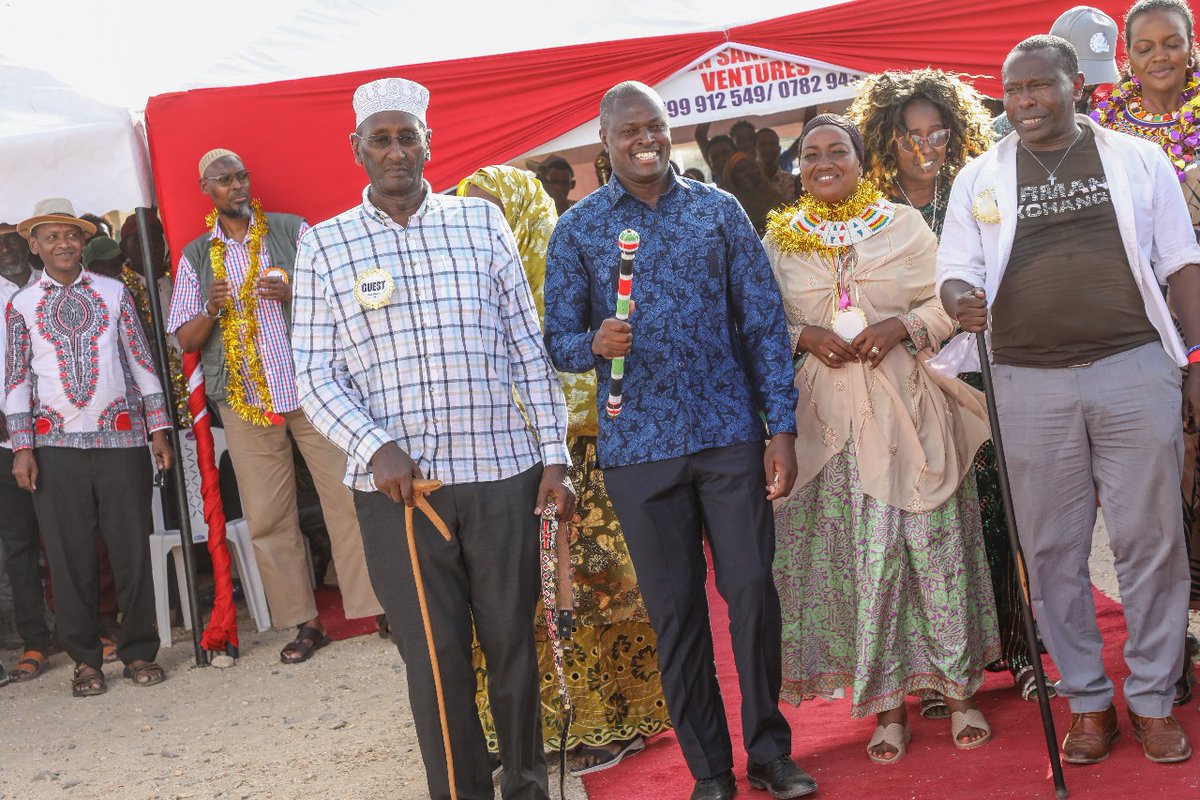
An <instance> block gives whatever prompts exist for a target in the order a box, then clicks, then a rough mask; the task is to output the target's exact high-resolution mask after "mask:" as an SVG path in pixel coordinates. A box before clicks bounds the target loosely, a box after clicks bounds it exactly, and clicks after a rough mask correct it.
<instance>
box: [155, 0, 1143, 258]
mask: <svg viewBox="0 0 1200 800" xmlns="http://www.w3.org/2000/svg"><path fill="white" fill-rule="evenodd" d="M1126 2H1127V0H1122V3H1121V4H1120V5H1117V4H1116V3H1114V2H1111V1H1110V0H1099V1H1098V2H1097V3H1096V4H1097V6H1098V7H1100V8H1102V9H1104V10H1106V11H1107V12H1108V13H1109V14H1110V15H1111V16H1113V17H1114V18H1116V19H1120V18H1121V15H1122V14H1123V12H1124V9H1125V6H1126ZM1066 8H1067V4H1066V3H1063V4H1061V5H1059V4H1053V3H1044V2H1039V1H1038V0H993V2H991V3H988V4H986V5H983V6H975V5H966V6H963V5H960V4H954V3H948V2H933V1H931V0H851V2H848V3H843V4H840V5H837V6H832V7H829V8H823V9H817V10H815V11H808V12H803V13H800V14H795V15H792V16H788V17H781V18H778V19H772V20H767V21H764V22H759V23H755V24H752V25H746V26H742V27H736V28H731V29H729V30H728V31H714V32H711V33H694V34H682V35H678V36H663V37H655V38H646V39H633V40H623V41H616V42H599V43H596V44H588V45H582V46H578V47H566V48H555V49H547V50H534V51H527V52H521V53H509V54H504V55H497V56H483V57H479V58H468V59H459V60H455V61H443V62H436V63H429V64H419V65H413V66H404V67H395V68H390V69H380V70H370V71H366V72H358V73H347V74H343V75H333V76H327V77H319V78H308V79H302V80H295V81H282V82H278V83H268V84H261V85H257V86H243V87H234V88H222V89H200V90H196V91H191V92H184V93H175V94H167V95H160V96H158V97H154V98H151V100H150V102H149V104H148V105H147V108H146V120H147V130H148V134H149V139H150V157H151V164H152V168H153V172H154V177H155V183H156V187H157V193H158V199H159V205H160V208H161V213H162V216H163V223H164V225H165V227H166V232H167V239H168V241H169V243H170V246H171V250H172V251H173V252H175V253H179V252H181V251H182V249H183V246H184V245H185V244H186V243H187V242H188V241H189V240H190V239H191V238H193V237H195V236H197V235H198V234H199V233H201V231H202V229H203V220H204V215H205V213H206V212H207V210H208V202H207V198H206V197H204V196H203V195H202V194H201V193H200V191H199V189H198V188H197V186H196V181H197V178H198V175H197V172H196V165H197V163H198V162H199V159H200V156H201V155H203V154H204V153H205V152H206V151H208V150H209V149H211V148H214V147H226V148H229V149H231V150H233V151H235V152H237V153H239V154H240V155H241V156H242V157H243V159H244V160H245V162H246V166H247V168H249V169H250V170H252V171H253V172H254V194H255V196H256V197H260V198H261V199H262V200H263V204H264V206H265V207H266V208H268V209H272V210H277V211H287V212H291V213H297V214H302V215H303V216H305V217H307V218H308V220H309V221H310V222H317V221H320V220H323V219H326V218H328V217H330V216H333V215H334V214H337V213H339V212H341V211H343V210H345V209H346V208H349V207H350V206H352V205H354V204H355V203H357V202H358V199H359V194H360V192H361V190H362V187H363V186H364V185H365V183H366V177H365V175H364V173H363V172H362V170H361V168H359V167H358V166H357V165H356V164H355V163H354V161H353V159H352V158H351V155H350V147H349V141H348V135H349V133H350V131H351V129H352V128H353V124H354V120H353V112H352V110H351V105H350V99H351V96H352V94H353V91H354V89H355V87H356V86H358V85H359V84H361V83H364V82H366V81H369V80H373V79H375V78H379V77H384V76H391V75H403V76H404V77H408V78H412V79H413V80H417V81H420V82H421V83H423V84H425V85H426V86H428V87H429V89H430V90H431V92H432V103H431V106H430V109H429V124H430V127H431V128H432V129H433V132H434V135H433V159H432V161H431V162H430V163H429V166H428V167H427V168H426V176H427V177H428V178H429V180H430V182H431V183H432V184H433V185H434V187H435V188H437V189H443V188H446V187H449V186H452V185H453V184H455V183H456V182H457V181H458V180H459V179H460V178H462V177H463V176H464V175H468V174H470V173H471V172H473V171H474V170H475V169H477V168H479V167H481V166H485V165H488V164H496V163H503V162H505V161H508V160H510V159H512V158H515V157H517V156H519V155H520V154H521V153H523V152H526V151H528V150H530V149H531V148H533V147H536V146H537V145H538V144H540V143H542V142H546V141H549V140H550V139H552V138H554V137H556V136H558V135H560V134H562V133H565V132H566V131H569V130H571V129H573V128H575V127H577V126H579V125H581V124H584V123H585V122H587V121H588V120H589V119H592V118H594V117H595V116H596V112H597V108H598V104H599V100H600V96H601V95H602V94H603V93H604V91H605V90H606V89H608V88H609V87H611V86H612V85H613V84H615V83H618V82H619V81H622V80H630V79H635V80H641V81H643V82H645V83H649V84H655V83H659V82H661V81H663V80H665V79H666V78H668V77H670V76H672V75H674V74H676V73H677V72H679V71H681V70H683V69H684V68H685V67H687V66H689V65H690V64H691V63H692V62H694V61H696V60H697V59H699V58H700V57H701V56H703V55H705V54H706V53H708V52H709V51H711V50H712V49H713V48H715V47H718V46H720V45H722V44H724V43H725V42H737V43H740V44H744V45H751V46H756V47H762V48H767V49H771V50H777V51H781V52H785V53H792V54H795V55H797V56H800V57H804V58H809V59H814V60H819V61H825V62H827V63H830V64H835V65H838V66H842V67H847V68H853V69H858V70H862V71H866V72H874V71H879V70H883V69H888V68H913V67H919V66H929V65H933V66H938V67H942V68H944V69H948V70H952V71H955V72H960V73H963V74H969V75H979V76H988V77H981V78H979V80H978V81H977V84H978V85H979V87H980V88H981V89H982V90H984V91H985V92H988V93H991V94H996V93H997V92H998V90H999V82H998V80H997V77H998V75H999V67H1000V64H1001V62H1002V60H1003V58H1004V55H1005V54H1006V53H1007V52H1008V50H1009V48H1011V47H1012V45H1014V44H1016V43H1017V42H1018V41H1020V40H1021V39H1023V38H1025V37H1026V36H1029V35H1031V34H1034V33H1040V32H1045V31H1047V30H1048V29H1049V27H1050V24H1051V23H1052V22H1053V21H1054V19H1055V17H1057V16H1058V15H1059V14H1060V13H1061V12H1062V11H1064V10H1066ZM347 46H353V42H348V43H347Z"/></svg>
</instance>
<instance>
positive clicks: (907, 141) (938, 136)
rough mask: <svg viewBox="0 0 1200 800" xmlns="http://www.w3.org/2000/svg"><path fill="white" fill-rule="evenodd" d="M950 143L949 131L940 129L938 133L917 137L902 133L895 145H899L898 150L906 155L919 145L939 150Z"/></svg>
mask: <svg viewBox="0 0 1200 800" xmlns="http://www.w3.org/2000/svg"><path fill="white" fill-rule="evenodd" d="M949 143H950V129H949V128H942V129H941V130H939V131H934V132H933V133H931V134H929V135H928V136H917V135H915V134H912V133H903V134H900V135H899V136H897V137H896V144H898V145H900V149H901V150H903V151H905V152H906V153H911V152H913V151H914V150H916V149H918V148H919V147H920V146H921V145H928V146H930V147H933V148H936V149H938V150H941V149H942V148H943V147H945V146H946V145H947V144H949Z"/></svg>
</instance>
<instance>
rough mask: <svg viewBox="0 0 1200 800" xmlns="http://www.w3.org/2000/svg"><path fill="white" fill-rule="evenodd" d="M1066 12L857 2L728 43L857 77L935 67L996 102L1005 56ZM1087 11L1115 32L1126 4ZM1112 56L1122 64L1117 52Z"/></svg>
mask: <svg viewBox="0 0 1200 800" xmlns="http://www.w3.org/2000/svg"><path fill="white" fill-rule="evenodd" d="M1072 5H1074V4H1073V3H1067V2H1063V3H1047V2H1044V0H997V1H996V2H990V3H983V4H980V5H975V4H974V3H941V2H929V0H858V1H857V2H852V3H849V4H847V5H838V6H831V7H829V8H820V9H817V10H815V11H807V12H804V13H801V14H793V15H791V16H788V17H780V18H779V19H771V20H766V21H765V22H757V23H754V24H753V25H744V26H741V27H738V28H732V29H730V30H729V39H730V41H734V42H742V43H743V44H753V45H757V46H758V47H763V48H767V49H769V50H779V51H781V52H784V53H795V54H797V55H803V56H805V57H807V58H811V59H813V60H816V61H824V62H826V63H829V64H836V65H837V66H839V67H846V68H848V69H856V70H861V71H863V72H878V71H880V70H884V69H919V68H921V67H928V66H935V67H941V68H942V69H947V70H950V71H952V72H957V73H961V74H963V75H970V76H975V80H974V84H975V88H977V89H979V91H981V92H983V93H984V94H986V95H988V96H989V97H1000V94H1001V81H1000V66H1001V64H1002V63H1003V62H1004V57H1005V56H1006V55H1008V52H1009V50H1011V49H1012V48H1013V45H1015V44H1017V42H1019V41H1021V40H1022V39H1024V38H1026V37H1028V36H1032V35H1034V34H1036V33H1048V32H1049V31H1050V26H1051V24H1053V22H1054V20H1055V19H1056V18H1057V17H1058V15H1059V14H1061V13H1063V12H1064V11H1066V10H1067V9H1068V8H1070V7H1071V6H1072ZM1088 5H1090V6H1092V7H1093V8H1098V9H1100V10H1101V11H1103V12H1104V13H1106V14H1108V15H1109V16H1110V17H1112V18H1113V19H1115V20H1116V21H1117V26H1118V27H1120V26H1121V25H1122V20H1123V18H1124V15H1125V11H1126V10H1127V9H1128V8H1129V7H1130V6H1131V5H1133V0H1120V2H1114V0H1089V3H1088ZM1110 44H1112V45H1113V46H1114V47H1116V46H1118V44H1119V43H1118V42H1112V43H1110ZM1119 53H1120V55H1121V56H1122V57H1123V55H1124V48H1123V47H1121V48H1119Z"/></svg>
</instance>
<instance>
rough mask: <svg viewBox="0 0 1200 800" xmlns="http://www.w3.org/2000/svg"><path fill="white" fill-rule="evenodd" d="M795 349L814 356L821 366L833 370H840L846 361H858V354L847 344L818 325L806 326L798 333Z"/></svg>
mask: <svg viewBox="0 0 1200 800" xmlns="http://www.w3.org/2000/svg"><path fill="white" fill-rule="evenodd" d="M797 349H798V350H800V351H803V352H805V353H808V354H810V355H812V356H815V357H816V358H817V359H819V360H820V362H821V363H822V364H824V365H825V366H827V367H832V368H833V369H841V368H842V367H844V366H846V362H848V361H858V353H857V352H856V351H855V349H854V348H853V347H851V346H850V343H849V342H847V341H846V340H845V339H843V338H842V337H841V336H838V335H837V334H836V333H834V332H833V331H831V330H829V329H828V328H822V327H821V326H820V325H807V326H805V327H804V330H802V331H800V341H799V342H798V343H797Z"/></svg>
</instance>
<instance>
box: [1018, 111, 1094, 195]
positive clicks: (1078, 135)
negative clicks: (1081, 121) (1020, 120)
mask: <svg viewBox="0 0 1200 800" xmlns="http://www.w3.org/2000/svg"><path fill="white" fill-rule="evenodd" d="M1082 138H1083V129H1082V128H1080V127H1079V126H1078V125H1076V126H1075V138H1074V139H1072V140H1071V144H1070V145H1068V146H1067V152H1065V153H1063V154H1062V158H1060V159H1059V160H1058V163H1057V164H1055V165H1054V169H1048V168H1047V167H1046V165H1045V164H1043V163H1042V160H1041V159H1040V158H1038V157H1037V156H1036V155H1034V154H1033V151H1032V150H1030V149H1029V148H1028V147H1025V143H1024V142H1021V147H1023V148H1025V152H1026V153H1029V155H1030V156H1031V157H1032V158H1033V160H1034V161H1036V162H1037V163H1038V166H1039V167H1041V168H1042V169H1044V170H1046V173H1047V174H1048V175H1049V176H1050V177H1049V179H1048V180H1047V183H1049V184H1050V185H1051V186H1053V185H1054V184H1056V183H1058V178H1056V177H1054V173H1056V172H1058V168H1059V167H1061V166H1062V165H1063V162H1064V161H1066V160H1067V156H1069V155H1070V154H1071V148H1072V147H1074V146H1075V145H1076V143H1078V142H1079V140H1080V139H1082Z"/></svg>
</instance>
